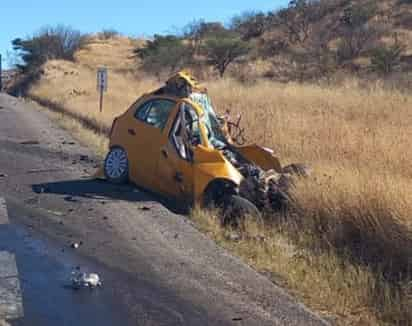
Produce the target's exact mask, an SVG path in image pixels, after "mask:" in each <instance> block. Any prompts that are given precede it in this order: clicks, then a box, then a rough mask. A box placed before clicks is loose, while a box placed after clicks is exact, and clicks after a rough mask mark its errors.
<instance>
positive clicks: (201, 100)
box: [190, 93, 226, 149]
mask: <svg viewBox="0 0 412 326" xmlns="http://www.w3.org/2000/svg"><path fill="white" fill-rule="evenodd" d="M190 100H191V101H193V102H194V103H196V104H198V105H200V107H201V108H202V109H203V111H204V113H205V114H204V116H203V118H202V122H203V123H204V124H205V126H206V129H207V138H208V139H209V141H210V143H211V144H212V146H213V147H214V148H217V149H221V148H224V147H225V144H226V138H225V136H224V135H223V133H222V130H221V129H220V124H219V121H218V119H217V115H216V113H215V110H214V109H213V106H212V103H211V100H210V98H209V96H208V95H207V94H206V93H192V94H191V95H190Z"/></svg>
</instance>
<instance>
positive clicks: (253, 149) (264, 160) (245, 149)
mask: <svg viewBox="0 0 412 326" xmlns="http://www.w3.org/2000/svg"><path fill="white" fill-rule="evenodd" d="M236 149H237V150H238V151H239V152H240V153H241V154H242V155H243V156H244V157H245V158H247V159H248V160H249V161H251V162H253V163H255V164H256V165H258V166H259V167H261V168H262V169H263V170H265V171H268V170H275V171H276V172H278V173H282V166H281V164H280V162H279V159H278V158H277V157H276V156H273V153H272V152H271V150H269V149H265V148H263V147H261V146H258V145H249V146H242V147H237V148H236Z"/></svg>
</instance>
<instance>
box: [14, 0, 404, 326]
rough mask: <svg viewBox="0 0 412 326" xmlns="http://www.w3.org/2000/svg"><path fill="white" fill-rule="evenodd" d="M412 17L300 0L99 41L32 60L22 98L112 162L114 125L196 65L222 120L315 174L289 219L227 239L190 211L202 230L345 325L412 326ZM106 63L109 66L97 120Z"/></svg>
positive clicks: (299, 192) (370, 6)
mask: <svg viewBox="0 0 412 326" xmlns="http://www.w3.org/2000/svg"><path fill="white" fill-rule="evenodd" d="M411 12H412V7H411V6H410V4H408V3H406V2H402V3H400V2H399V1H382V2H379V3H377V2H376V1H337V0H336V1H335V0H334V1H326V0H325V1H303V0H296V1H291V3H290V5H289V7H288V8H286V9H283V10H280V11H278V12H273V13H261V12H250V13H245V14H242V15H240V16H237V17H235V18H234V19H233V21H232V23H231V24H230V26H223V25H222V24H219V23H213V22H204V21H194V22H192V23H190V24H188V25H187V26H186V27H185V28H184V30H183V31H182V33H181V34H179V35H168V36H164V35H163V36H159V35H157V36H154V37H153V38H152V39H151V40H137V39H131V38H127V37H124V36H121V35H119V34H118V33H117V32H116V33H115V32H114V31H113V32H112V31H110V30H108V31H106V32H105V31H103V32H102V33H100V34H98V35H95V36H93V35H88V36H87V38H86V39H87V41H85V42H84V43H83V42H82V44H81V46H80V47H78V48H77V49H76V50H75V51H74V53H72V56H71V58H69V60H67V58H65V57H55V56H50V57H47V58H46V60H44V61H42V62H41V64H40V63H36V64H35V66H36V67H38V68H39V75H38V81H37V82H36V83H33V84H31V85H30V88H28V91H27V95H28V96H29V97H31V98H33V99H35V100H37V101H39V102H40V103H43V104H45V105H47V106H49V107H51V108H53V109H54V111H55V113H53V116H54V117H55V118H56V119H57V120H58V122H59V123H61V124H63V125H64V126H65V127H66V128H68V129H69V130H71V131H73V132H74V133H75V135H77V137H79V138H81V139H82V140H83V141H84V142H86V143H87V144H89V145H90V146H91V147H92V148H94V149H95V150H96V151H97V152H98V153H99V154H101V155H104V153H105V151H106V146H107V140H106V139H105V132H106V131H107V130H109V128H110V125H111V122H112V120H113V118H114V117H115V116H116V115H119V114H121V113H122V112H124V110H125V109H126V108H127V107H128V106H129V105H130V104H131V103H132V102H133V101H134V100H135V99H136V97H137V96H139V95H140V94H142V93H144V92H147V91H149V90H152V89H154V88H156V87H158V86H159V79H162V78H163V77H165V76H167V75H169V74H170V73H171V72H173V71H175V70H177V69H180V68H182V67H190V68H191V69H192V70H193V71H194V72H195V74H196V75H197V76H199V77H200V78H201V79H202V80H203V81H204V83H205V84H206V85H207V87H208V90H209V92H210V94H211V97H212V100H213V101H214V105H215V107H216V109H217V111H218V112H221V113H223V112H226V111H227V110H230V111H231V114H232V115H233V116H235V115H237V114H238V113H241V114H242V121H243V122H244V127H245V128H246V136H247V139H248V141H249V142H257V143H259V144H261V145H264V146H267V147H271V148H273V149H274V150H275V152H276V154H277V155H278V156H279V158H280V159H281V161H282V163H283V164H284V165H286V164H287V163H290V162H304V163H306V164H308V165H310V166H311V167H312V168H313V170H314V172H313V175H312V176H311V177H310V178H308V179H307V180H303V181H301V182H299V183H298V184H297V185H296V189H295V191H294V195H293V204H292V206H291V208H290V209H289V210H288V211H284V212H279V213H276V214H273V215H270V216H266V218H265V223H264V224H257V223H254V222H250V223H249V225H248V227H247V228H245V230H243V231H242V232H240V231H236V230H229V229H224V228H222V227H221V226H220V223H219V220H218V218H217V217H216V214H214V213H210V212H202V211H200V210H197V209H196V210H194V211H193V213H192V218H193V220H194V221H195V222H196V224H197V225H198V227H199V229H201V230H203V231H204V232H206V233H208V234H210V236H211V237H212V238H214V239H215V240H216V241H217V242H218V243H219V244H220V245H222V246H224V247H225V248H227V249H229V250H230V251H232V252H234V253H236V254H237V255H239V256H240V257H242V258H243V259H244V260H245V261H246V262H248V263H249V264H251V265H252V266H253V267H254V268H256V269H257V270H259V271H261V272H263V273H265V274H266V275H268V277H271V278H272V279H273V281H274V282H275V283H278V284H281V285H284V286H286V287H287V288H288V289H289V290H290V291H291V292H293V293H294V294H295V295H297V296H298V297H300V298H301V299H302V300H303V301H304V302H305V303H306V304H308V305H309V306H310V307H312V308H314V309H316V310H317V311H319V312H321V313H322V314H323V315H325V316H330V317H331V318H332V319H333V318H337V322H338V324H342V325H365V324H368V325H375V324H382V325H385V324H394V325H412V301H411V296H412V289H411V286H410V284H411V282H412V274H411V257H412V255H411V253H410V248H411V247H412V246H411V245H412V234H411V226H412V222H411V216H410V215H411V212H412V196H411V194H412V183H411V180H412V165H411V163H410V162H411V161H412V151H411V149H410V144H411V139H412V128H411V125H412V114H411V110H410V108H411V107H412V96H411V95H410V94H409V93H408V91H407V90H408V89H410V80H412V79H410V77H409V69H410V67H409V63H408V62H409V61H408V58H409V53H410V51H411V50H412V42H410V40H411V39H412V38H411V35H412V26H411V27H408V25H407V23H406V18H405V17H406V16H407V15H406V14H407V13H411ZM411 17H412V16H411ZM20 44H23V43H20ZM170 49H173V50H170ZM19 51H23V52H20V53H27V51H26V50H23V49H19ZM170 53H172V54H173V55H170V56H168V55H169V54H170ZM226 55H228V56H229V58H227V59H226V60H225V61H224V62H221V63H219V61H220V60H221V59H223V58H225V56H226ZM22 59H23V60H24V61H25V59H24V57H22ZM101 65H104V66H106V67H107V68H108V69H109V92H108V93H107V94H106V95H105V102H104V109H103V113H99V112H98V94H97V92H96V85H95V82H96V81H95V74H96V68H97V67H98V66H101ZM56 112H57V113H56Z"/></svg>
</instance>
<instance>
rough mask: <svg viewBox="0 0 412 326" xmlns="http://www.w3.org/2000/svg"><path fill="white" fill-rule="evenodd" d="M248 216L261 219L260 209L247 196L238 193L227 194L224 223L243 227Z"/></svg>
mask: <svg viewBox="0 0 412 326" xmlns="http://www.w3.org/2000/svg"><path fill="white" fill-rule="evenodd" d="M246 218H255V219H257V220H261V214H260V211H259V210H258V208H257V207H256V206H255V205H254V204H253V203H252V202H250V201H249V200H247V199H246V198H243V197H241V196H238V195H229V196H227V197H226V198H225V201H224V207H223V220H222V222H223V225H225V226H232V227H241V226H242V224H243V223H244V221H245V219H246Z"/></svg>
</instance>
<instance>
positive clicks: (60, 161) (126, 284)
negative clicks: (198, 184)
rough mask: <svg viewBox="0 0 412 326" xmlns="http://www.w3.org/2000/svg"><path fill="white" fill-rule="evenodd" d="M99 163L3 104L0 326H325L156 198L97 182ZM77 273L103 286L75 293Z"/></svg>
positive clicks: (21, 109)
mask: <svg viewBox="0 0 412 326" xmlns="http://www.w3.org/2000/svg"><path fill="white" fill-rule="evenodd" d="M98 163H99V162H97V161H96V159H95V158H93V157H92V155H91V154H90V151H89V150H88V149H87V148H84V147H82V146H81V145H79V144H78V143H77V141H75V140H73V139H72V138H71V137H70V135H68V134H67V133H66V132H65V131H64V130H61V129H59V128H58V127H57V126H56V125H55V124H54V123H53V122H51V121H50V120H49V119H48V118H47V117H46V115H45V114H44V113H42V112H39V111H38V110H36V109H33V107H32V105H31V104H29V103H26V102H24V101H23V100H18V99H15V98H13V97H10V96H7V95H5V94H0V205H1V202H2V199H4V200H3V202H4V205H3V206H4V207H5V208H3V214H1V210H0V325H1V320H2V319H6V318H9V319H8V323H9V324H11V325H30V326H31V325H39V326H40V325H41V326H48V325H50V326H51V325H79V326H81V325H324V324H326V323H325V322H324V321H322V320H321V319H320V318H319V317H317V316H316V315H315V314H313V313H312V312H310V311H309V310H308V309H306V308H305V307H304V306H303V305H302V304H299V303H297V302H296V301H295V300H294V299H293V298H292V297H290V296H289V295H288V294H287V293H286V292H285V291H284V290H282V289H281V288H279V287H277V286H276V285H274V284H273V283H272V282H270V281H269V280H268V279H266V278H265V277H264V276H262V275H260V274H258V273H256V272H255V271H254V270H253V269H251V268H249V267H248V266H246V265H245V264H243V263H242V262H241V261H240V260H239V259H237V258H235V257H233V256H231V255H230V254H229V253H227V252H226V251H224V250H223V249H221V248H219V247H218V246H216V244H215V243H214V242H213V241H211V240H210V239H208V238H207V236H205V235H203V234H201V233H200V232H198V231H197V230H196V229H195V228H194V227H193V225H192V223H191V222H190V220H188V219H187V218H186V217H185V216H182V215H178V214H175V213H173V212H172V211H171V210H169V209H168V208H167V207H165V205H163V204H162V203H161V202H160V201H159V199H157V198H156V197H154V196H153V195H150V194H147V193H145V192H143V191H140V190H138V189H135V188H133V187H131V186H113V185H110V184H107V183H105V182H103V181H95V180H92V179H90V175H92V174H93V172H94V171H95V169H96V166H97V165H98ZM0 209H1V206H0ZM2 215H3V223H2V222H1V221H2V218H1V216H2ZM73 242H77V243H81V245H80V247H79V248H78V249H72V248H71V247H70V245H71V244H72V243H73ZM2 257H3V258H2ZM2 259H3V260H2ZM1 265H3V268H2V266H1ZM76 268H80V270H81V271H85V272H95V273H98V274H99V275H100V277H101V278H102V280H103V286H102V287H100V288H97V289H94V290H89V289H81V290H73V289H72V288H71V287H70V282H69V279H70V276H71V272H72V271H73V269H76ZM2 273H3V274H2ZM6 281H7V282H9V283H10V282H12V285H7V284H9V283H7V284H6V283H5V282H6ZM5 284H6V285H5ZM12 308H13V309H12ZM10 309H12V310H13V311H12V312H10Z"/></svg>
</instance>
